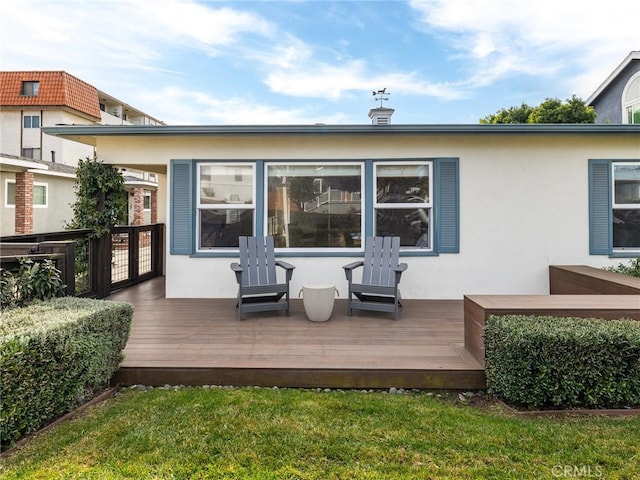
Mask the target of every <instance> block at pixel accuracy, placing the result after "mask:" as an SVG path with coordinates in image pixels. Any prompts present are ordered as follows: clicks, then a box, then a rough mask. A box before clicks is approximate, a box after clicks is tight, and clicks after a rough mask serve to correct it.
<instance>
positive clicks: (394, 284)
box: [342, 237, 407, 320]
mask: <svg viewBox="0 0 640 480" xmlns="http://www.w3.org/2000/svg"><path fill="white" fill-rule="evenodd" d="M399 258H400V237H367V238H366V239H365V245H364V259H363V260H359V261H357V262H353V263H350V264H348V265H345V266H344V267H342V268H344V273H345V275H346V277H347V280H348V282H349V294H348V296H347V302H348V308H349V315H352V313H353V310H373V311H377V312H391V313H393V319H394V320H398V307H400V306H402V305H401V298H400V290H398V284H399V283H400V277H401V276H402V272H404V271H405V270H406V269H407V264H406V263H399ZM359 267H363V268H362V281H361V282H360V283H356V282H354V281H353V271H354V269H356V268H359Z"/></svg>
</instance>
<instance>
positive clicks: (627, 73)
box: [586, 50, 640, 124]
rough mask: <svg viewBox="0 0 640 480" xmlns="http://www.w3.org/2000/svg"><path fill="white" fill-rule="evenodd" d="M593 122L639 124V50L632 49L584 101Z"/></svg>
mask: <svg viewBox="0 0 640 480" xmlns="http://www.w3.org/2000/svg"><path fill="white" fill-rule="evenodd" d="M586 103H587V105H589V106H592V107H593V108H594V109H595V111H596V114H597V117H596V123H635V124H640V51H638V50H636V51H632V52H630V53H629V55H627V57H626V58H625V59H624V60H623V61H622V63H620V65H618V67H617V68H616V69H615V70H614V71H613V72H612V73H611V75H609V76H608V77H607V78H606V80H605V81H604V82H602V84H601V85H600V86H599V87H598V88H597V89H596V91H595V92H593V93H592V94H591V96H590V97H589V98H588V99H587V101H586Z"/></svg>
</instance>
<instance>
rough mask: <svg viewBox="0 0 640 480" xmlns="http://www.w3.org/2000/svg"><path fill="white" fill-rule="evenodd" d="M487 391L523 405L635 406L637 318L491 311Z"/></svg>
mask: <svg viewBox="0 0 640 480" xmlns="http://www.w3.org/2000/svg"><path fill="white" fill-rule="evenodd" d="M485 349H486V365H485V369H486V376H487V390H488V392H489V393H490V394H493V395H495V396H497V397H498V398H501V399H502V400H504V401H505V402H507V403H509V404H513V405H516V406H519V407H525V408H547V407H553V408H559V407H560V408H572V407H586V408H616V407H625V406H630V405H640V323H639V322H635V321H633V320H596V319H583V318H554V317H526V316H517V315H510V316H500V317H496V316H492V317H490V318H489V320H488V321H487V325H486V328H485Z"/></svg>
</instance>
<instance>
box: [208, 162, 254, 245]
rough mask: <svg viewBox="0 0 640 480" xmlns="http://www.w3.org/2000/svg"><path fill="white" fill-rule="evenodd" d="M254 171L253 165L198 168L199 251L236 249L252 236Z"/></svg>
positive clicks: (213, 165)
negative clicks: (244, 239)
mask: <svg viewBox="0 0 640 480" xmlns="http://www.w3.org/2000/svg"><path fill="white" fill-rule="evenodd" d="M254 170H255V167H254V165H252V164H242V165H238V164H220V163H200V164H198V187H197V188H198V191H197V205H198V206H197V208H198V220H197V227H198V249H199V250H206V249H211V248H218V247H237V246H238V237H239V236H241V235H253V231H254V225H255V218H254V214H255V202H254V198H255V183H254V178H255V172H254Z"/></svg>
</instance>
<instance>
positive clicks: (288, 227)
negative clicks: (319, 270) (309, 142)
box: [265, 163, 363, 248]
mask: <svg viewBox="0 0 640 480" xmlns="http://www.w3.org/2000/svg"><path fill="white" fill-rule="evenodd" d="M361 191H362V164H345V163H340V164H337V163H317V164H300V163H298V164H268V165H267V199H266V202H265V205H267V216H266V222H267V225H266V231H267V234H268V235H273V237H274V243H275V246H276V247H280V248H350V247H351V248H354V247H357V248H360V241H361V238H362V232H363V224H362V195H361Z"/></svg>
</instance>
